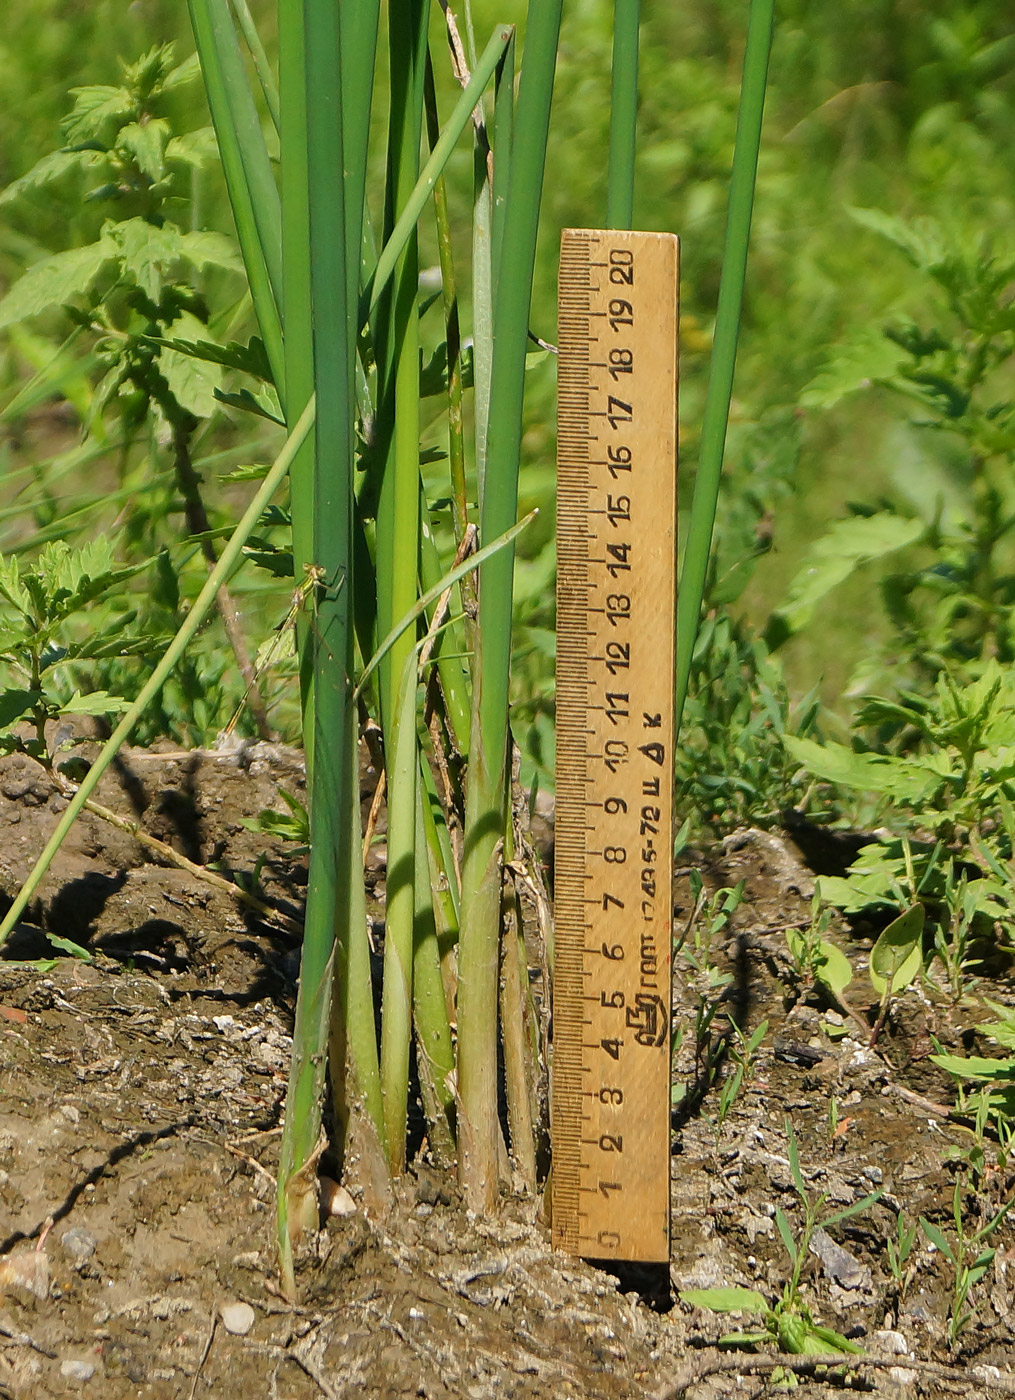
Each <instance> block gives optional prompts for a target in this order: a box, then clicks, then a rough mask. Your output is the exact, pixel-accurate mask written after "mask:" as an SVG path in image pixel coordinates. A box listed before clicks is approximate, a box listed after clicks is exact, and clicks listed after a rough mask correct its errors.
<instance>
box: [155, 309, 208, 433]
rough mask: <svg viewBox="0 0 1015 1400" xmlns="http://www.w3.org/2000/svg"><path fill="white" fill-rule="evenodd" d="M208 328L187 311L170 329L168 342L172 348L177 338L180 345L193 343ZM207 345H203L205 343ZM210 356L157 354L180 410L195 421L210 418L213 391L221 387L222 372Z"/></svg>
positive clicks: (173, 351) (176, 352) (171, 351)
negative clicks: (184, 410)
mask: <svg viewBox="0 0 1015 1400" xmlns="http://www.w3.org/2000/svg"><path fill="white" fill-rule="evenodd" d="M207 330H208V327H207V326H206V325H205V324H204V322H203V321H199V320H198V318H197V317H196V316H195V315H194V314H193V313H192V312H190V311H184V312H183V313H182V315H180V316H178V317H177V318H176V320H175V321H174V322H173V324H172V325H171V326H170V327H169V332H168V333H169V337H170V339H169V340H168V342H163V344H164V346H166V345H167V344H168V345H169V346H172V345H173V343H174V341H175V339H176V337H177V336H179V337H181V341H180V343H181V344H183V345H187V344H192V343H194V337H195V336H200V335H201V333H202V332H207ZM207 343H208V342H202V344H207ZM220 365H221V361H219V362H218V363H216V362H215V361H214V360H213V359H212V358H211V356H210V355H201V356H195V355H190V354H187V353H186V351H184V352H183V353H181V352H180V351H179V350H176V349H170V348H163V350H162V353H161V354H160V355H159V368H160V369H161V370H162V373H163V374H164V375H165V377H166V382H167V383H168V385H169V388H170V390H171V392H172V394H173V397H174V398H175V399H176V402H177V403H178V404H179V405H180V407H181V408H185V409H186V410H187V411H188V413H192V414H193V415H194V417H195V418H210V417H211V415H212V414H213V413H214V412H215V409H216V407H217V400H216V398H215V391H216V389H218V388H220V387H221V382H222V372H221V369H220V368H219V366H220Z"/></svg>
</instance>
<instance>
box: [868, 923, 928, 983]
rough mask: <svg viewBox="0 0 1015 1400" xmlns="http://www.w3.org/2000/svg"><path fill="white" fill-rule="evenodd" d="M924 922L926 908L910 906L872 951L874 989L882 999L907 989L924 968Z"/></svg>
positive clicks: (884, 933) (882, 934) (886, 931)
mask: <svg viewBox="0 0 1015 1400" xmlns="http://www.w3.org/2000/svg"><path fill="white" fill-rule="evenodd" d="M925 919H926V910H925V909H924V907H923V905H922V904H913V905H911V906H910V907H909V908H908V909H906V910H905V911H904V912H903V913H901V914H900V915H899V917H898V918H897V919H893V920H892V922H891V923H890V924H889V925H888V927H887V928H886V929H884V930H883V931H882V933H881V936H880V937H879V938H878V941H877V942H876V943H875V944H874V947H873V948H872V949H871V956H870V969H869V970H870V979H871V985H872V986H873V988H874V990H875V991H876V992H877V994H878V996H879V997H881V998H882V999H884V998H885V997H888V996H892V995H894V994H895V993H897V992H900V991H902V989H903V988H904V987H908V986H909V984H910V982H912V980H913V978H914V977H916V975H917V973H918V972H919V971H920V968H921V967H922V966H923V925H924V921H925Z"/></svg>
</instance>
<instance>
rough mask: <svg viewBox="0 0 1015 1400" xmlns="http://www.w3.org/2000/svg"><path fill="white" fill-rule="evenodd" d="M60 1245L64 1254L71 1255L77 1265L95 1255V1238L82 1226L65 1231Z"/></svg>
mask: <svg viewBox="0 0 1015 1400" xmlns="http://www.w3.org/2000/svg"><path fill="white" fill-rule="evenodd" d="M60 1244H61V1245H62V1246H63V1251H64V1253H65V1254H69V1255H70V1257H71V1258H72V1259H73V1260H75V1261H76V1262H77V1263H83V1262H84V1261H85V1260H86V1259H90V1258H91V1257H92V1255H93V1254H94V1253H95V1236H94V1235H92V1234H90V1233H89V1232H88V1231H87V1230H86V1229H84V1227H83V1226H81V1225H74V1226H72V1227H71V1229H69V1230H65V1231H64V1233H63V1234H62V1235H61V1237H60Z"/></svg>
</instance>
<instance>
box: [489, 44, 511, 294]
mask: <svg viewBox="0 0 1015 1400" xmlns="http://www.w3.org/2000/svg"><path fill="white" fill-rule="evenodd" d="M514 128H515V41H514V37H513V36H512V38H511V42H510V43H509V44H508V46H507V48H506V49H505V50H504V57H503V58H502V59H501V61H500V63H498V65H497V84H496V87H495V89H494V101H493V239H492V243H491V261H492V266H493V281H494V286H496V285H497V277H498V275H499V268H500V255H501V245H502V244H503V242H504V217H505V214H506V213H507V199H508V182H509V180H510V178H511V147H512V144H513V142H514Z"/></svg>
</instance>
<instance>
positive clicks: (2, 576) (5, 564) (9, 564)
mask: <svg viewBox="0 0 1015 1400" xmlns="http://www.w3.org/2000/svg"><path fill="white" fill-rule="evenodd" d="M0 593H2V594H3V596H4V597H5V598H6V599H7V600H8V601H9V602H11V603H13V604H14V606H15V607H16V608H17V609H18V611H19V612H23V613H27V612H28V611H29V610H30V609H31V606H32V600H31V598H30V597H29V596H28V590H27V589H26V588H25V586H24V584H23V583H22V582H21V569H20V566H19V565H18V561H17V559H15V558H14V557H13V555H10V554H0Z"/></svg>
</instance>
